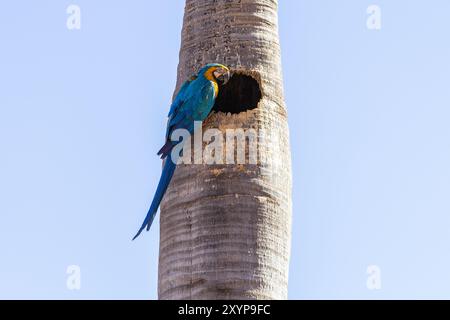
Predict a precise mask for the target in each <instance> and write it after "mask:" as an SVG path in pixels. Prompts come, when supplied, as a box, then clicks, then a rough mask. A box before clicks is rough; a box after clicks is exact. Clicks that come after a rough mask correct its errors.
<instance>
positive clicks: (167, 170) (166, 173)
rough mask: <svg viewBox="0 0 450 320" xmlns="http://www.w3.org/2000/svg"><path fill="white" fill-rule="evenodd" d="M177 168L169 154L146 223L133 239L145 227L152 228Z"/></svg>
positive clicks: (137, 235)
mask: <svg viewBox="0 0 450 320" xmlns="http://www.w3.org/2000/svg"><path fill="white" fill-rule="evenodd" d="M175 168H176V164H175V163H173V161H172V157H171V156H170V155H169V156H168V157H167V158H166V162H165V164H164V168H163V170H162V173H161V178H160V179H159V183H158V187H157V188H156V192H155V196H154V197H153V201H152V204H151V206H150V209H149V210H148V213H147V216H146V217H145V220H144V223H142V226H141V228H140V229H139V231H138V233H137V234H136V235H135V236H134V238H133V240H134V239H136V238H137V237H139V235H140V234H141V232H142V231H144V229H145V228H147V231H148V230H150V227H151V226H152V223H153V220H154V219H155V216H156V213H157V212H158V208H159V204H160V203H161V200H162V198H163V196H164V194H165V193H166V190H167V187H168V186H169V183H170V180H171V179H172V176H173V173H174V172H175Z"/></svg>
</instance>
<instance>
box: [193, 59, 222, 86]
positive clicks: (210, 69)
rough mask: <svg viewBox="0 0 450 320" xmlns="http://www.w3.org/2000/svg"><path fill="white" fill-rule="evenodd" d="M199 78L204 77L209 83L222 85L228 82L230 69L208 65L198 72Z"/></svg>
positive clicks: (217, 64) (218, 65)
mask: <svg viewBox="0 0 450 320" xmlns="http://www.w3.org/2000/svg"><path fill="white" fill-rule="evenodd" d="M198 75H199V76H204V77H205V78H206V79H208V80H210V81H215V82H217V83H218V84H219V85H224V84H226V83H227V82H228V80H230V69H228V67H226V66H224V65H223V64H219V63H209V64H207V65H206V66H204V67H203V68H202V69H201V70H200V71H199V74H198Z"/></svg>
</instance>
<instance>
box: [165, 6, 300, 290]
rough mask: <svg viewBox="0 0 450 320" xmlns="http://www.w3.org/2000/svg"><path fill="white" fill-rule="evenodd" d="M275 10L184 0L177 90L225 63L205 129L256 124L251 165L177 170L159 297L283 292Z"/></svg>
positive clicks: (286, 183) (284, 202) (283, 174)
mask: <svg viewBox="0 0 450 320" xmlns="http://www.w3.org/2000/svg"><path fill="white" fill-rule="evenodd" d="M277 6H278V3H277V0H215V1H213V0H186V7H185V15H184V24H183V31H182V44H181V51H180V62H179V66H178V84H177V88H179V87H180V84H181V83H182V82H184V81H185V80H186V79H187V78H188V77H189V76H190V75H191V74H193V73H195V72H196V71H197V70H198V69H199V68H200V67H201V66H203V65H205V64H206V63H210V62H218V63H223V64H226V65H228V66H230V67H231V69H232V71H233V72H234V76H233V77H232V80H230V82H229V84H230V85H229V87H227V89H226V90H225V89H223V90H221V95H219V97H218V101H221V102H220V103H217V104H216V107H215V110H216V111H215V112H214V113H213V114H211V115H210V116H209V118H208V119H207V121H206V122H205V123H204V130H206V129H207V128H218V129H220V130H221V131H222V132H225V130H226V129H233V128H243V129H244V130H245V129H250V128H252V129H255V130H256V131H257V134H258V161H257V164H249V163H246V164H244V165H230V164H214V165H206V164H201V165H199V164H192V165H179V166H178V168H177V170H176V172H175V175H174V177H173V179H172V182H171V185H170V187H169V189H168V191H167V193H166V195H165V198H164V201H163V203H162V206H161V224H160V228H161V236H160V254H159V285H158V294H159V298H160V299H286V298H287V285H288V268H289V255H290V233H291V160H290V150H289V133H288V126H287V115H286V109H285V104H284V98H283V84H282V73H281V59H280V45H279V38H278V24H277V19H278V18H277ZM233 79H234V80H233ZM253 79H254V80H253ZM221 89H222V88H221ZM225 95H226V96H225ZM259 98H261V99H259ZM249 152H250V151H249V149H247V150H246V155H247V156H248V155H249Z"/></svg>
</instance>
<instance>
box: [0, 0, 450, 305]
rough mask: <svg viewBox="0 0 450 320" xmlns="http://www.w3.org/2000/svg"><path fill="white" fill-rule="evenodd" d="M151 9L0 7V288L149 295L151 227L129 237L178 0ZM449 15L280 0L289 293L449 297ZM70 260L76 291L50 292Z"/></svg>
mask: <svg viewBox="0 0 450 320" xmlns="http://www.w3.org/2000/svg"><path fill="white" fill-rule="evenodd" d="M72 3H73V4H77V5H79V6H80V7H81V10H82V11H81V13H82V21H81V30H78V31H69V30H68V29H67V28H66V18H67V14H66V8H67V6H68V5H69V4H72ZM152 4H153V2H152V1H148V0H133V1H105V0H97V1H87V0H74V1H63V0H60V1H54V0H41V1H31V0H28V1H24V0H15V1H4V3H2V9H1V10H0V147H1V149H0V150H1V153H0V155H1V156H0V298H44V299H45V298H60V299H66V298H68V299H81V298H88V299H91V298H114V299H115V298H125V299H131V298H139V299H153V298H156V296H157V295H156V281H157V262H158V261H157V257H158V237H159V235H158V228H153V230H152V232H150V233H147V234H145V236H144V237H142V238H140V239H139V241H136V242H131V241H130V237H131V236H132V235H133V234H134V233H135V231H136V229H137V227H138V226H139V224H140V223H141V220H142V218H143V216H144V215H145V213H146V210H147V209H148V205H149V202H150V199H151V197H152V195H153V191H154V188H155V186H156V183H157V180H158V178H159V169H160V162H159V160H158V157H156V156H155V152H156V151H157V150H158V148H159V147H160V146H161V142H162V140H163V135H164V126H165V115H166V112H167V109H168V106H169V102H170V99H171V96H172V92H173V89H174V85H175V80H176V67H177V62H178V49H179V42H180V29H181V23H182V14H183V6H184V2H183V0H176V1H175V0H171V1H159V2H158V6H157V8H153V7H152ZM371 4H377V5H379V6H380V8H381V10H382V21H381V22H382V29H381V30H379V31H373V30H368V29H367V27H366V19H367V17H368V15H367V13H366V9H367V7H368V6H369V5H371ZM448 12H450V2H448V1H447V0H435V1H431V2H430V1H406V0H403V1H387V0H376V1H365V0H345V1H334V0H320V1H317V0H308V1H306V0H303V1H298V0H282V1H280V35H281V41H282V49H283V67H284V77H285V91H286V102H287V105H288V109H289V117H290V125H291V126H290V129H291V143H292V159H293V179H294V190H293V199H294V202H293V204H294V206H293V209H294V210H293V239H292V263H291V269H290V285H289V297H290V298H292V299H298V298H374V299H379V298H450V275H449V272H448V270H449V269H450V256H449V254H448V253H449V251H450V232H449V231H450V193H449V191H450V165H449V164H450V126H449V122H450V90H449V74H450V62H449V57H450V42H449V41H448V33H449V30H450V20H449V19H448ZM157 223H158V221H157ZM69 265H78V266H80V268H81V290H75V291H71V290H68V289H67V287H66V279H67V274H66V268H67V266H69ZM369 265H377V266H378V267H379V268H380V270H381V284H382V287H381V289H380V290H368V288H367V287H366V280H367V277H368V275H367V273H366V269H367V267H368V266H369Z"/></svg>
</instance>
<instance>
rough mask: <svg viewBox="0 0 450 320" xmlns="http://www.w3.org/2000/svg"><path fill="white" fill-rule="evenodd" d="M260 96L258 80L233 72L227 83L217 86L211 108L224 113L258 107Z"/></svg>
mask: <svg viewBox="0 0 450 320" xmlns="http://www.w3.org/2000/svg"><path fill="white" fill-rule="evenodd" d="M261 98H262V94H261V89H260V88H259V84H258V81H256V80H255V79H254V78H252V77H251V76H247V75H245V74H239V73H235V74H233V75H232V76H231V78H230V80H229V81H228V83H227V84H226V85H224V86H221V87H220V88H219V95H218V96H217V98H216V103H215V104H214V108H213V110H214V111H216V112H224V113H241V112H244V111H247V110H252V109H255V108H256V107H258V103H259V101H260V100H261Z"/></svg>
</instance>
